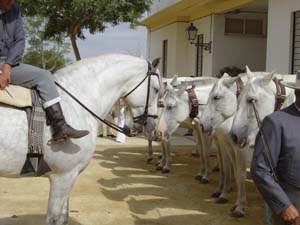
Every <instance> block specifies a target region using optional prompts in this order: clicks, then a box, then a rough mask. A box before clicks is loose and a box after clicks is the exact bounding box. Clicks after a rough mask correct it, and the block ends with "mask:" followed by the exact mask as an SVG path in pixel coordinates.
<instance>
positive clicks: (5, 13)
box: [0, 0, 89, 142]
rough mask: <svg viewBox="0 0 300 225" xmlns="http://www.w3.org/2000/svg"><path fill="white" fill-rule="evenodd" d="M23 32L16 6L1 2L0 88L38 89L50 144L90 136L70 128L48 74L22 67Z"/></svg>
mask: <svg viewBox="0 0 300 225" xmlns="http://www.w3.org/2000/svg"><path fill="white" fill-rule="evenodd" d="M24 48H25V32H24V28H23V21H22V18H21V15H20V8H19V5H18V4H16V3H14V0H0V73H1V74H0V89H1V90H3V89H5V87H6V86H7V85H8V84H9V83H11V84H16V85H20V86H23V87H27V88H35V89H37V91H38V93H39V96H40V98H41V100H42V103H43V108H44V110H45V112H46V116H47V121H48V123H49V125H50V126H51V128H52V139H51V140H50V141H52V142H59V141H63V140H66V139H67V138H81V137H84V136H86V135H88V134H89V132H88V131H86V130H76V129H74V128H72V127H71V126H69V125H68V124H67V123H66V121H65V118H64V115H63V112H62V109H61V107H60V104H59V102H60V100H61V98H60V96H59V94H58V91H57V89H56V86H55V83H54V79H53V76H52V74H51V73H50V72H49V71H46V70H43V69H40V68H37V67H34V66H31V65H27V64H22V63H21V62H20V61H21V59H22V55H23V52H24Z"/></svg>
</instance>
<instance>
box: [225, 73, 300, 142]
mask: <svg viewBox="0 0 300 225" xmlns="http://www.w3.org/2000/svg"><path fill="white" fill-rule="evenodd" d="M255 74H256V73H255ZM247 75H248V82H247V84H246V86H245V88H244V90H243V92H242V94H241V96H240V100H239V107H238V110H237V112H236V115H235V118H234V122H233V125H232V129H231V135H232V137H233V138H234V141H235V142H236V143H237V144H238V145H240V146H244V145H245V144H246V143H248V144H249V145H250V147H252V146H253V145H254V142H255V137H256V135H257V133H258V125H257V121H256V117H255V113H254V110H253V106H252V104H251V101H252V100H254V101H255V103H256V107H257V111H258V114H259V117H260V119H261V120H263V119H264V118H265V116H267V115H269V114H271V113H272V112H274V110H275V104H276V93H277V89H276V85H275V83H274V82H273V78H274V77H276V78H277V79H282V80H284V81H290V82H294V81H295V80H296V76H295V75H280V74H274V73H268V74H267V75H265V76H254V73H253V72H251V71H250V70H249V69H247ZM294 98H295V94H294V90H293V89H291V88H286V99H285V101H284V103H283V105H282V107H281V108H284V107H287V106H288V105H290V104H292V103H293V102H294Z"/></svg>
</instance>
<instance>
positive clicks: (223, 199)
mask: <svg viewBox="0 0 300 225" xmlns="http://www.w3.org/2000/svg"><path fill="white" fill-rule="evenodd" d="M227 202H228V199H226V198H222V197H221V198H218V199H217V200H216V203H217V204H225V203H227Z"/></svg>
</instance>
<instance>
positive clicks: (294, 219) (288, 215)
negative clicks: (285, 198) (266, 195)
mask: <svg viewBox="0 0 300 225" xmlns="http://www.w3.org/2000/svg"><path fill="white" fill-rule="evenodd" d="M281 218H282V219H283V220H284V221H286V222H290V223H294V224H295V225H298V218H299V214H298V210H297V209H296V208H295V206H293V205H290V206H289V207H288V208H286V209H285V210H284V211H283V212H282V213H281Z"/></svg>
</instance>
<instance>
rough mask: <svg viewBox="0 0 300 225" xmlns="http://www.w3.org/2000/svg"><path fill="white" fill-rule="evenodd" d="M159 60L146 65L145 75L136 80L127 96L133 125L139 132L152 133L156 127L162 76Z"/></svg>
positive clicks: (126, 99)
mask: <svg viewBox="0 0 300 225" xmlns="http://www.w3.org/2000/svg"><path fill="white" fill-rule="evenodd" d="M158 64H159V60H158V59H155V60H154V61H153V63H152V64H150V63H149V64H148V66H147V68H146V67H144V69H143V73H144V77H143V79H142V80H139V81H136V82H135V84H134V86H133V87H132V89H131V91H130V92H128V93H127V94H126V95H125V96H124V99H125V102H126V104H127V105H128V106H129V109H130V111H131V115H132V117H133V126H134V128H135V129H136V130H137V131H138V132H142V131H144V132H146V133H151V132H152V131H154V130H155V128H156V121H157V102H158V96H159V94H160V90H161V78H160V74H159V70H158V68H157V67H158Z"/></svg>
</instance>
